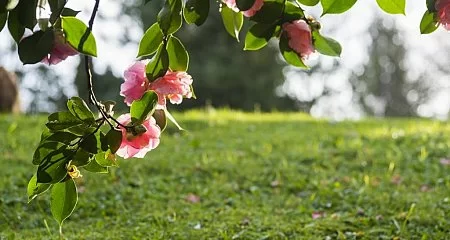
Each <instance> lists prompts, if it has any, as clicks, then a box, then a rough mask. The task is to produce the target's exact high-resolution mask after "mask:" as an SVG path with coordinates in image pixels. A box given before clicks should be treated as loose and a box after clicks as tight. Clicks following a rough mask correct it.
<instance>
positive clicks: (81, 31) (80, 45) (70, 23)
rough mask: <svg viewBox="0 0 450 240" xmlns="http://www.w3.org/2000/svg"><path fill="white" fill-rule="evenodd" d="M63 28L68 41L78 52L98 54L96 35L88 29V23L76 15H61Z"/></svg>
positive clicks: (91, 54)
mask: <svg viewBox="0 0 450 240" xmlns="http://www.w3.org/2000/svg"><path fill="white" fill-rule="evenodd" d="M61 20H62V25H61V26H62V28H63V30H64V33H65V35H66V40H67V42H68V43H69V44H70V45H71V46H72V47H73V48H75V49H77V51H78V52H81V53H84V54H86V55H90V56H94V57H96V56H97V45H96V43H95V38H94V35H92V33H91V32H89V31H88V28H87V26H86V24H84V23H83V22H82V21H80V20H78V19H77V18H75V17H61Z"/></svg>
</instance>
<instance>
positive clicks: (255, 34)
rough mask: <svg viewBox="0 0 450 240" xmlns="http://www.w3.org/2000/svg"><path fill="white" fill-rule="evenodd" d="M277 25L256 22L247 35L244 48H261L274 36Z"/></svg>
mask: <svg viewBox="0 0 450 240" xmlns="http://www.w3.org/2000/svg"><path fill="white" fill-rule="evenodd" d="M275 27H276V25H274V24H262V23H256V24H255V25H253V26H252V27H251V28H250V29H249V30H248V32H247V35H246V36H245V47H244V50H259V49H261V48H263V47H265V46H266V45H267V43H268V42H269V40H270V39H271V38H272V36H273V33H274V31H275Z"/></svg>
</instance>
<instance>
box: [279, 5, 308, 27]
mask: <svg viewBox="0 0 450 240" xmlns="http://www.w3.org/2000/svg"><path fill="white" fill-rule="evenodd" d="M304 16H305V14H304V13H303V10H302V9H301V8H299V7H298V6H297V5H295V4H293V3H292V2H286V4H285V7H284V11H283V23H285V22H293V21H296V20H298V19H301V18H303V17H304Z"/></svg>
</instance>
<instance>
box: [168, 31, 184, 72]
mask: <svg viewBox="0 0 450 240" xmlns="http://www.w3.org/2000/svg"><path fill="white" fill-rule="evenodd" d="M167 53H168V55H169V68H170V69H171V70H172V71H183V72H186V71H187V69H188V65H189V54H188V52H187V51H186V49H185V48H184V46H183V44H182V43H181V41H180V39H178V38H176V37H175V36H172V37H171V38H170V39H169V41H168V42H167Z"/></svg>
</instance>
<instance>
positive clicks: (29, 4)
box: [17, 0, 37, 30]
mask: <svg viewBox="0 0 450 240" xmlns="http://www.w3.org/2000/svg"><path fill="white" fill-rule="evenodd" d="M36 7H37V0H22V1H20V2H19V5H17V8H18V9H19V11H20V13H19V22H20V24H21V25H22V26H25V27H26V28H28V29H30V30H33V28H34V26H35V25H36V23H37V20H36Z"/></svg>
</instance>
